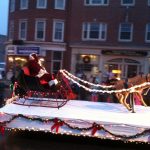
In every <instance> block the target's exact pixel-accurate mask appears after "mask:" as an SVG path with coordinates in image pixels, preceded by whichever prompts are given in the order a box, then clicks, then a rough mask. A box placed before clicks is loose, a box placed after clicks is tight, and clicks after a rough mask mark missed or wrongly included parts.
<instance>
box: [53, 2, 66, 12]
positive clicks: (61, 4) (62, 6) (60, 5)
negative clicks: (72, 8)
mask: <svg viewBox="0 0 150 150" xmlns="http://www.w3.org/2000/svg"><path fill="white" fill-rule="evenodd" d="M65 4H66V0H55V9H61V10H65Z"/></svg>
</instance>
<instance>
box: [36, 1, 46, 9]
mask: <svg viewBox="0 0 150 150" xmlns="http://www.w3.org/2000/svg"><path fill="white" fill-rule="evenodd" d="M46 7H47V0H37V3H36V8H41V9H45V8H46Z"/></svg>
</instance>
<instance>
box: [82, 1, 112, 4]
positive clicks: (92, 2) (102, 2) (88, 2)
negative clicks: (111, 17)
mask: <svg viewBox="0 0 150 150" xmlns="http://www.w3.org/2000/svg"><path fill="white" fill-rule="evenodd" d="M108 2H109V0H85V2H84V3H85V5H108Z"/></svg>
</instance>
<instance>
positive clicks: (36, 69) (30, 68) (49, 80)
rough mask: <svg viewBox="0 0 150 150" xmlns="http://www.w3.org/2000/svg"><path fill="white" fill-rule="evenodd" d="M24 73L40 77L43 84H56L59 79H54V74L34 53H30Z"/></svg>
mask: <svg viewBox="0 0 150 150" xmlns="http://www.w3.org/2000/svg"><path fill="white" fill-rule="evenodd" d="M23 71H24V74H26V75H30V76H34V77H38V78H39V80H40V83H41V84H43V85H48V86H52V85H56V84H57V83H58V81H57V79H53V77H52V75H51V74H50V73H48V72H47V71H46V69H45V68H44V67H42V66H41V65H40V62H39V59H38V57H37V54H35V53H32V54H30V55H29V60H28V62H27V64H26V66H25V67H23Z"/></svg>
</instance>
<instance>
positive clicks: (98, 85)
mask: <svg viewBox="0 0 150 150" xmlns="http://www.w3.org/2000/svg"><path fill="white" fill-rule="evenodd" d="M61 72H62V73H63V74H66V75H68V76H70V77H71V78H74V79H76V80H79V81H81V82H83V83H85V84H88V85H91V86H95V87H102V88H113V87H114V86H113V85H101V84H94V83H91V82H88V81H85V80H82V79H80V78H78V77H76V76H74V75H73V74H71V73H69V72H68V71H67V70H61Z"/></svg>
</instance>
